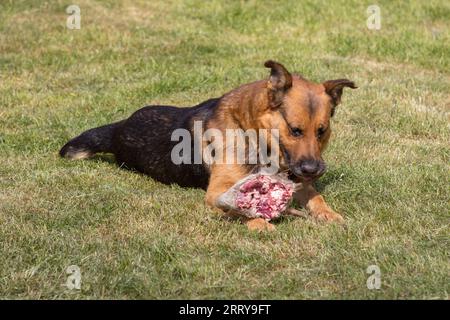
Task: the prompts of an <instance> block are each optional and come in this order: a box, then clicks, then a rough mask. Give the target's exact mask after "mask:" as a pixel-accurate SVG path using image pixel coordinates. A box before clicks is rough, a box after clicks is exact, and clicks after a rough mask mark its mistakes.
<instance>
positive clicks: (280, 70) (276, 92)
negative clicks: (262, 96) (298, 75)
mask: <svg viewBox="0 0 450 320" xmlns="http://www.w3.org/2000/svg"><path fill="white" fill-rule="evenodd" d="M264 66H265V67H266V68H270V77H269V81H268V83H267V89H268V94H269V104H270V107H271V108H277V107H279V106H280V105H281V103H282V102H283V97H284V94H285V93H286V91H287V90H289V89H290V88H291V87H292V76H291V74H290V73H289V71H287V70H286V68H285V67H284V66H283V65H282V64H281V63H278V62H275V61H272V60H268V61H266V62H265V63H264Z"/></svg>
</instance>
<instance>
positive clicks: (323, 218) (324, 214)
mask: <svg viewBox="0 0 450 320" xmlns="http://www.w3.org/2000/svg"><path fill="white" fill-rule="evenodd" d="M311 215H312V216H313V217H314V219H316V220H317V221H320V222H335V223H344V218H343V217H342V216H341V215H340V214H339V213H337V212H334V211H333V210H331V209H325V208H324V209H321V210H316V211H314V212H311Z"/></svg>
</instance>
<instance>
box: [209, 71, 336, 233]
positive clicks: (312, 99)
mask: <svg viewBox="0 0 450 320" xmlns="http://www.w3.org/2000/svg"><path fill="white" fill-rule="evenodd" d="M291 80H292V87H291V88H290V89H289V90H288V91H287V92H286V94H285V96H284V99H283V112H284V115H285V119H286V120H287V121H288V122H289V125H290V126H291V127H294V126H295V127H298V128H301V129H302V131H303V133H304V134H303V137H301V138H298V137H295V136H293V135H292V134H291V132H290V130H291V129H290V128H289V126H288V124H287V123H286V120H285V119H284V118H283V116H282V114H281V113H280V112H279V110H277V109H274V108H273V104H274V103H273V101H271V100H270V99H271V97H273V94H272V92H273V90H274V89H273V86H274V84H273V83H271V81H268V80H261V81H257V82H253V83H249V84H246V85H243V86H241V87H239V88H237V89H235V90H233V91H231V92H229V93H228V94H226V95H224V97H223V98H222V99H221V102H220V105H219V108H218V112H217V114H216V115H215V117H214V118H213V119H211V120H210V121H209V123H208V127H209V128H216V129H220V130H222V132H223V133H224V132H225V129H234V128H241V129H243V130H248V129H256V130H257V129H269V130H270V129H272V128H277V129H279V132H280V140H281V141H283V145H284V146H285V148H286V150H287V151H288V152H289V154H290V155H291V157H292V159H291V161H296V160H298V159H301V158H302V157H311V158H314V159H321V154H322V151H323V150H324V149H325V147H326V145H327V143H328V141H329V138H330V135H331V129H330V117H331V113H332V112H331V111H332V108H333V107H334V106H333V104H332V101H331V98H330V95H329V94H327V92H326V88H325V86H324V85H323V84H317V83H313V82H310V81H308V80H305V79H303V78H302V77H300V76H292V79H291ZM271 94H272V95H271ZM320 126H322V127H323V128H326V129H327V130H326V132H325V133H324V134H323V136H322V138H321V139H319V140H318V137H317V130H318V128H319V127H320ZM281 157H282V159H281V167H282V169H285V168H287V166H288V164H287V163H286V159H284V156H283V155H282V154H281ZM210 169H211V176H210V182H209V186H208V189H207V193H206V202H207V203H208V204H209V205H210V206H213V207H215V204H216V200H217V198H218V197H219V196H220V195H221V194H222V193H223V192H225V191H227V190H228V189H229V188H230V187H231V186H233V185H234V184H235V183H236V182H237V181H238V180H240V179H242V178H243V177H245V176H246V175H247V174H248V172H249V170H250V169H251V167H250V166H248V165H237V164H236V165H212V166H211V168H210ZM298 182H302V181H301V179H298ZM295 199H296V200H297V201H298V202H299V204H300V205H302V206H304V207H305V208H306V209H307V210H308V211H309V212H310V214H311V216H313V217H314V218H316V219H318V220H324V221H338V222H342V221H343V218H342V217H341V216H340V215H339V214H337V213H335V212H334V211H333V210H331V209H330V208H329V207H328V205H327V204H326V203H325V201H324V199H323V198H322V196H320V195H319V194H318V193H317V192H316V191H315V190H314V188H313V187H312V185H311V183H310V182H303V187H302V188H301V189H300V190H299V191H298V192H297V193H296V194H295ZM261 220H262V221H261ZM246 224H247V226H248V227H249V229H251V230H272V229H273V228H274V227H273V226H272V225H271V224H269V223H268V222H266V221H264V220H263V219H254V221H251V220H250V221H247V222H246ZM268 225H270V227H269V226H268Z"/></svg>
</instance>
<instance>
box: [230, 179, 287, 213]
mask: <svg viewBox="0 0 450 320" xmlns="http://www.w3.org/2000/svg"><path fill="white" fill-rule="evenodd" d="M293 192H294V188H293V186H292V184H288V183H283V182H282V181H280V179H277V178H276V177H271V176H268V175H259V176H257V177H256V178H254V179H252V180H249V181H247V182H245V183H244V184H243V185H242V186H241V187H240V188H239V193H238V195H237V197H236V206H237V207H238V208H240V209H251V210H252V211H253V212H254V213H255V215H256V216H260V217H262V218H264V219H267V220H270V219H273V218H276V217H278V216H279V215H280V214H281V212H283V211H284V210H286V208H287V205H288V203H289V201H290V200H291V198H292V194H293Z"/></svg>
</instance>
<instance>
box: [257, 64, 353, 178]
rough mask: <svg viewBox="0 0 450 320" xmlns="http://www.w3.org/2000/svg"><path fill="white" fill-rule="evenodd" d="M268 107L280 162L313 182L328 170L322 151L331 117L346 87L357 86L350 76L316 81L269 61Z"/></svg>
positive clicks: (268, 122) (265, 117) (266, 122)
mask: <svg viewBox="0 0 450 320" xmlns="http://www.w3.org/2000/svg"><path fill="white" fill-rule="evenodd" d="M264 65H265V66H266V67H267V68H270V69H271V72H270V77H269V80H268V81H267V88H266V90H267V95H268V109H267V110H266V112H265V113H264V115H263V116H262V118H261V121H262V122H263V123H264V125H263V126H264V127H266V128H267V127H268V126H270V127H271V128H277V129H279V141H280V158H281V159H280V164H281V166H282V167H284V168H289V170H290V171H291V172H292V173H293V174H294V175H295V176H297V177H299V178H300V179H301V180H303V181H312V180H315V179H316V178H318V177H320V176H321V175H322V174H323V173H324V172H325V170H326V165H325V162H324V161H323V159H322V151H323V150H324V149H325V147H326V145H327V143H328V140H329V139H330V134H331V127H330V119H331V117H333V115H334V114H335V110H336V106H337V105H338V104H339V103H340V101H341V96H342V91H343V88H344V87H349V88H352V89H355V88H357V87H356V86H355V84H354V83H353V82H352V81H350V80H347V79H338V80H329V81H325V82H324V83H319V84H317V83H313V82H310V81H308V80H306V79H303V78H302V77H301V76H297V75H291V74H290V73H289V72H288V71H287V70H286V68H285V67H284V66H283V65H281V64H280V63H277V62H274V61H267V62H266V63H265V64H264Z"/></svg>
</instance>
